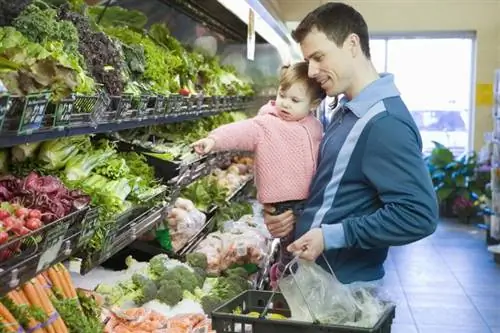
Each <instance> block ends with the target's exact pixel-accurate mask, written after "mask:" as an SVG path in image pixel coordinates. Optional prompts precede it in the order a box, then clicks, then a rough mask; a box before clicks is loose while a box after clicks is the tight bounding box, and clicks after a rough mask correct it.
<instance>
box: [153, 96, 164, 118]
mask: <svg viewBox="0 0 500 333" xmlns="http://www.w3.org/2000/svg"><path fill="white" fill-rule="evenodd" d="M155 114H157V115H164V114H165V96H163V95H158V96H157V97H156V105H155Z"/></svg>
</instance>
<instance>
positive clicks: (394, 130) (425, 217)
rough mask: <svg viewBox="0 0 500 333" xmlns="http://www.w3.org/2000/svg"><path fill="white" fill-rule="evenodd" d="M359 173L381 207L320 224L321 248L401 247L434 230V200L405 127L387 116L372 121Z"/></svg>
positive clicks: (417, 150) (419, 155)
mask: <svg viewBox="0 0 500 333" xmlns="http://www.w3.org/2000/svg"><path fill="white" fill-rule="evenodd" d="M362 169H363V173H364V175H365V177H366V179H367V180H368V182H369V183H370V184H371V185H372V186H373V187H374V188H375V189H376V191H377V192H378V193H379V198H380V200H381V202H382V205H383V207H382V208H380V209H378V210H377V211H376V212H375V213H373V214H371V215H366V216H360V217H354V218H347V219H345V220H344V221H342V223H338V224H332V225H323V226H322V228H323V235H324V241H325V249H327V250H328V249H334V248H342V247H357V248H363V249H370V248H380V247H388V246H397V245H404V244H408V243H412V242H414V241H417V240H419V239H422V238H424V237H426V236H428V235H430V234H432V233H433V232H434V231H435V229H436V226H437V221H438V204H437V199H436V195H435V192H434V188H433V186H432V182H431V179H430V176H429V172H428V170H427V167H426V166H425V163H424V161H423V159H422V153H421V148H420V146H419V143H418V139H417V134H416V133H415V132H414V131H413V130H412V129H411V127H410V126H408V125H407V124H406V123H404V122H403V121H401V120H399V119H396V118H395V117H392V116H387V117H385V118H381V119H379V120H378V121H376V122H375V123H374V124H373V125H372V128H371V129H370V132H369V136H368V140H367V145H366V148H365V155H364V158H363V166H362Z"/></svg>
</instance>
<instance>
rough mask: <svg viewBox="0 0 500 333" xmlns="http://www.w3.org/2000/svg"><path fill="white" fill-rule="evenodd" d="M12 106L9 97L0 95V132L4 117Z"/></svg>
mask: <svg viewBox="0 0 500 333" xmlns="http://www.w3.org/2000/svg"><path fill="white" fill-rule="evenodd" d="M11 105H12V101H11V99H10V95H8V94H1V95H0V130H1V129H2V127H3V121H4V120H5V115H6V114H7V112H8V111H9V109H10V107H11Z"/></svg>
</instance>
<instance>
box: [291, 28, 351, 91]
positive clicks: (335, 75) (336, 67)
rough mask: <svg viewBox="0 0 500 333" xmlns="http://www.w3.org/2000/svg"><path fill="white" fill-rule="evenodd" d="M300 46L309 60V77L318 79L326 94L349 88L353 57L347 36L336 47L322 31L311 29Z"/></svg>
mask: <svg viewBox="0 0 500 333" xmlns="http://www.w3.org/2000/svg"><path fill="white" fill-rule="evenodd" d="M300 47H301V49H302V54H303V55H304V58H305V60H306V61H308V62H309V77H311V78H313V79H315V80H316V81H318V82H319V83H320V84H321V87H322V88H323V90H325V92H326V94H327V95H328V96H336V95H338V94H341V93H345V92H346V90H348V89H349V88H350V86H351V80H352V74H351V73H352V68H353V58H354V57H353V52H352V46H351V43H350V38H349V37H348V38H347V39H346V41H345V42H344V44H343V45H342V46H341V47H338V46H337V45H336V44H335V42H333V41H331V40H330V39H328V37H327V36H326V35H325V34H324V33H323V32H321V31H318V30H317V29H313V30H312V31H311V32H309V34H307V36H306V38H304V40H303V41H302V43H300Z"/></svg>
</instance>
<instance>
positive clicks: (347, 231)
mask: <svg viewBox="0 0 500 333" xmlns="http://www.w3.org/2000/svg"><path fill="white" fill-rule="evenodd" d="M293 37H294V39H295V40H296V41H297V42H298V43H300V47H301V49H302V53H303V55H304V58H305V59H306V61H308V62H309V76H310V77H313V78H315V79H316V80H317V81H318V82H320V83H321V85H322V87H323V89H324V90H325V91H326V93H327V95H328V96H338V95H339V94H344V98H343V100H342V102H341V103H342V105H343V107H342V109H341V110H339V111H337V112H335V114H334V115H333V117H332V119H331V120H330V121H329V123H328V125H327V127H326V128H325V134H324V137H323V142H322V145H321V148H320V156H319V159H318V160H319V162H318V169H317V174H316V176H315V178H314V179H313V182H312V185H311V189H310V197H309V199H308V203H307V205H306V209H305V211H304V213H303V215H302V216H301V217H300V218H299V220H298V221H297V226H296V235H295V236H296V238H295V239H296V241H295V242H294V243H293V244H292V245H290V247H289V248H288V250H289V251H291V252H295V253H297V254H299V255H300V257H301V258H303V259H306V260H311V261H313V260H317V262H318V264H320V265H322V266H323V267H324V268H326V267H327V266H326V262H325V259H326V260H327V261H328V263H329V264H330V266H331V267H332V268H333V271H334V273H335V275H336V276H337V278H338V279H339V280H340V281H341V282H342V283H345V284H348V283H352V282H363V281H377V280H380V279H382V278H383V276H384V268H383V263H384V261H385V259H386V258H387V253H388V248H389V247H390V246H397V245H404V244H408V243H411V242H414V241H417V240H419V239H422V238H424V237H426V236H428V235H430V234H432V233H433V232H434V231H435V229H436V225H437V220H438V204H437V200H436V196H435V192H434V190H433V186H432V183H431V180H430V176H429V174H428V171H427V168H426V166H425V164H424V161H423V159H422V153H421V150H422V141H421V138H420V134H419V131H418V128H417V126H416V125H415V122H414V121H413V118H412V116H411V115H410V112H409V111H408V109H407V108H406V105H405V104H404V102H403V101H402V99H401V97H400V93H399V91H398V89H397V88H396V86H395V84H394V78H393V76H392V75H389V74H383V75H379V74H378V73H377V71H376V70H375V68H374V66H373V64H372V62H371V60H370V46H369V34H368V27H367V25H366V22H365V21H364V19H363V17H362V16H361V14H360V13H358V12H357V11H356V10H355V9H354V8H352V7H350V6H349V5H346V4H343V3H327V4H325V5H322V6H321V7H319V8H317V9H316V10H314V11H313V12H311V13H310V14H308V15H307V17H306V18H305V19H304V20H302V22H301V23H300V24H299V26H298V27H297V29H296V30H295V31H294V32H293ZM266 211H267V212H270V211H271V208H270V207H266ZM265 220H266V224H267V226H268V229H269V231H270V232H271V234H272V235H273V236H274V237H282V236H284V235H286V234H287V233H288V232H290V231H291V230H292V225H293V223H295V221H294V218H293V215H292V214H291V213H290V212H287V213H284V214H281V215H278V216H271V214H269V213H266V214H265ZM322 254H324V257H323V256H321V255H322ZM323 258H324V259H323Z"/></svg>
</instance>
